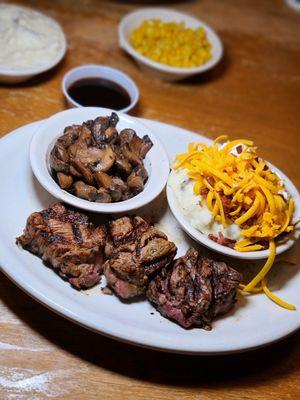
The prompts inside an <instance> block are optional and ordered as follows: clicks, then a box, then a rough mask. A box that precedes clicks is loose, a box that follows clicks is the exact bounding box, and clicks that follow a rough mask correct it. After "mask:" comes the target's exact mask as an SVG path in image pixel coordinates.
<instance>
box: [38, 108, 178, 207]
mask: <svg viewBox="0 0 300 400" xmlns="http://www.w3.org/2000/svg"><path fill="white" fill-rule="evenodd" d="M112 112H113V110H110V109H109V108H100V107H80V108H72V109H70V110H65V111H61V112H59V113H57V114H54V115H52V117H50V118H48V119H47V120H46V121H44V122H43V123H42V124H41V126H40V127H39V128H38V129H37V131H36V132H35V134H34V135H33V138H32V140H31V143H30V163H31V167H32V170H33V173H34V175H35V176H36V178H37V180H38V181H39V182H40V184H41V185H42V186H43V187H44V188H45V189H46V190H47V191H48V192H49V193H51V194H52V195H53V196H55V197H57V198H58V199H60V200H62V201H64V202H65V203H68V204H71V205H72V206H74V207H78V208H81V209H83V210H88V211H93V212H97V213H106V214H107V213H109V214H110V213H119V212H127V211H130V210H135V209H137V208H139V207H142V206H144V205H145V204H148V203H150V201H152V200H153V199H155V198H156V197H157V196H158V195H159V193H160V192H161V191H162V190H163V188H164V187H165V185H166V183H167V179H168V175H169V171H170V165H169V161H168V156H167V154H166V152H165V150H164V148H163V146H162V145H161V143H160V141H159V140H158V139H157V137H156V136H155V135H154V134H153V132H152V131H151V129H149V128H148V127H147V126H145V125H144V124H143V123H141V122H140V121H139V120H138V119H136V118H133V117H130V116H129V115H127V114H123V113H121V112H117V114H118V117H119V122H118V125H117V129H118V131H119V132H120V131H121V130H122V129H125V128H131V129H134V130H135V131H136V133H137V135H138V136H140V137H142V136H144V135H148V136H149V138H150V139H151V141H152V143H153V146H152V148H151V149H150V151H149V152H148V153H147V155H146V157H145V160H144V165H145V168H146V170H147V172H148V176H149V177H148V180H147V182H146V185H145V187H144V190H143V191H142V192H141V193H139V194H138V195H136V196H134V197H132V198H131V199H128V200H124V201H118V202H116V203H95V202H92V201H88V200H84V199H80V198H79V197H76V196H75V195H73V194H71V193H69V192H67V191H66V190H63V189H61V188H60V187H59V185H58V184H57V183H56V182H55V180H54V178H53V177H52V176H51V172H50V165H49V156H50V152H51V150H52V148H53V146H54V143H55V141H56V139H57V138H58V137H59V136H61V135H62V134H63V131H64V128H65V127H66V126H69V125H73V124H82V123H83V122H85V121H88V120H90V119H95V118H97V117H99V116H102V117H104V116H107V115H110V114H111V113H112Z"/></svg>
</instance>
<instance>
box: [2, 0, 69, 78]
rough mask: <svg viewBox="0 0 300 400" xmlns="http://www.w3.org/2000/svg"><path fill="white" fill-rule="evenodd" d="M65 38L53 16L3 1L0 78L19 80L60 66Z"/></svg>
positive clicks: (64, 49)
mask: <svg viewBox="0 0 300 400" xmlns="http://www.w3.org/2000/svg"><path fill="white" fill-rule="evenodd" d="M66 48H67V45H66V38H65V35H64V32H63V30H62V28H61V27H60V25H59V24H58V23H57V22H56V21H55V20H54V19H52V18H50V17H48V16H46V15H44V14H42V13H40V12H38V11H35V10H32V9H31V8H27V7H21V6H17V5H14V4H5V3H1V4H0V49H1V52H0V81H1V82H5V83H18V82H22V81H25V80H27V79H29V78H31V77H33V76H34V75H37V74H40V73H42V72H45V71H47V70H49V69H51V68H53V67H54V66H55V65H57V64H58V63H59V62H60V61H61V59H62V58H63V57H64V55H65V52H66Z"/></svg>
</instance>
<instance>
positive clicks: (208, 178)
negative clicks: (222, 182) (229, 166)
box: [206, 175, 215, 186]
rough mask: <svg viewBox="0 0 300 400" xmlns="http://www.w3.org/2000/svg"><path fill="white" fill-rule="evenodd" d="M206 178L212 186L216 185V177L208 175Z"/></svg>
mask: <svg viewBox="0 0 300 400" xmlns="http://www.w3.org/2000/svg"><path fill="white" fill-rule="evenodd" d="M206 180H207V182H208V183H209V184H210V185H211V186H214V185H215V180H214V177H213V176H211V175H208V176H207V177H206Z"/></svg>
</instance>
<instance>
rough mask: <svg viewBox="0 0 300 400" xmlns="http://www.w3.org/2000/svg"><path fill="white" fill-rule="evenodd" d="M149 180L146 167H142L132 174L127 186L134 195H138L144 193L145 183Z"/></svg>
mask: <svg viewBox="0 0 300 400" xmlns="http://www.w3.org/2000/svg"><path fill="white" fill-rule="evenodd" d="M147 178H148V173H147V171H146V169H145V167H144V166H142V165H140V166H138V167H136V168H134V170H133V171H132V172H131V174H130V175H129V177H128V179H127V185H128V187H129V189H130V190H131V191H132V192H133V193H134V194H138V193H140V192H142V191H143V189H144V183H145V181H146V180H147Z"/></svg>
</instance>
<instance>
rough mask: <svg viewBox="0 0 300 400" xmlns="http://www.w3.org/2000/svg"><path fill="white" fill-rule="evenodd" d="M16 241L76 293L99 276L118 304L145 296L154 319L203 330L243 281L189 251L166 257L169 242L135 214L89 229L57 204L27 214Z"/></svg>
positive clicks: (226, 308) (221, 264)
mask: <svg viewBox="0 0 300 400" xmlns="http://www.w3.org/2000/svg"><path fill="white" fill-rule="evenodd" d="M17 243H18V244H19V245H21V246H22V247H23V248H24V249H26V250H28V251H30V252H31V253H33V254H36V255H38V256H40V257H41V258H42V259H43V260H44V261H45V263H47V264H49V265H51V266H52V268H53V269H54V270H55V271H56V272H57V273H58V274H59V275H60V276H61V277H63V278H64V279H66V280H68V281H69V282H70V283H71V285H73V286H74V287H76V288H77V289H86V288H89V287H91V286H93V285H95V284H97V283H99V281H100V275H101V274H102V273H104V275H105V277H106V281H107V285H108V286H107V288H106V289H104V292H105V291H106V292H107V291H108V290H110V289H112V290H113V291H114V292H115V294H117V295H118V296H119V297H120V298H123V299H128V298H131V297H134V296H138V295H141V294H144V293H145V292H146V296H147V298H148V300H149V301H150V302H151V303H152V304H153V305H154V307H156V308H157V310H158V311H159V312H160V313H161V315H163V316H164V317H167V318H169V319H171V320H173V321H175V322H177V323H178V324H179V325H181V326H183V327H184V328H190V327H192V326H198V327H201V328H204V329H210V327H211V325H210V323H211V321H212V319H213V318H215V317H216V316H218V315H221V314H225V313H226V312H228V311H229V310H230V309H231V308H232V307H233V305H234V303H235V301H236V293H237V288H238V285H239V283H240V281H241V279H242V277H241V275H240V274H239V273H238V272H237V271H235V270H234V269H232V268H230V267H229V266H228V265H226V264H225V263H224V262H218V261H214V260H212V259H209V258H206V257H201V256H200V255H199V253H198V252H197V251H196V250H194V249H189V250H188V251H187V253H186V254H185V255H184V256H183V257H180V258H178V259H177V260H173V259H174V257H175V255H176V251H177V248H176V246H175V244H174V243H172V242H170V241H169V240H168V238H167V236H166V235H165V234H164V233H163V232H161V231H159V230H158V229H156V228H155V227H154V226H152V225H150V224H148V223H147V222H146V221H145V220H144V219H142V218H141V217H138V216H125V217H122V218H118V219H116V220H113V221H110V222H108V223H107V225H101V226H98V227H95V226H94V225H93V224H92V223H91V222H90V221H89V219H88V217H87V216H86V215H84V214H81V213H79V212H76V211H71V210H68V209H67V208H66V207H65V206H64V205H62V204H61V203H56V204H53V205H52V206H50V207H49V208H47V209H45V210H43V211H41V212H34V213H32V214H31V215H30V216H29V218H28V220H27V224H26V227H25V229H24V233H23V235H21V236H20V237H19V238H17ZM105 260H106V261H105ZM104 261H105V262H104ZM110 294H111V292H110Z"/></svg>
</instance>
